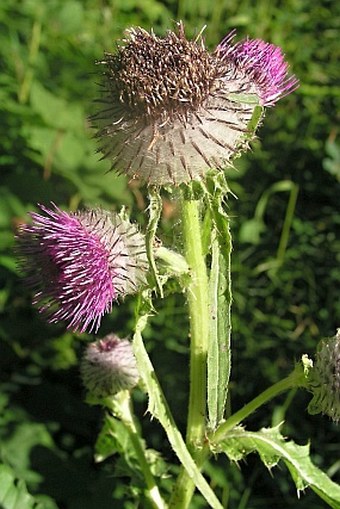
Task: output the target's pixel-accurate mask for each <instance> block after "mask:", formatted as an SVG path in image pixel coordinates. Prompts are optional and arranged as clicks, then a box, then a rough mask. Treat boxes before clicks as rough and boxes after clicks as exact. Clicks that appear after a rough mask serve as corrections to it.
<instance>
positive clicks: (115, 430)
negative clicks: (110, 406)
mask: <svg viewBox="0 0 340 509" xmlns="http://www.w3.org/2000/svg"><path fill="white" fill-rule="evenodd" d="M117 453H119V454H123V455H124V456H125V457H129V456H135V454H134V452H133V449H132V448H131V444H130V438H129V433H128V430H127V429H126V426H125V425H124V423H122V422H121V421H120V420H119V419H116V418H115V417H112V416H110V415H108V414H106V415H105V420H104V425H103V427H102V429H101V430H100V433H99V435H98V438H97V441H96V446H95V460H96V462H98V463H99V462H101V461H104V460H106V459H107V458H108V457H109V456H112V455H113V454H117Z"/></svg>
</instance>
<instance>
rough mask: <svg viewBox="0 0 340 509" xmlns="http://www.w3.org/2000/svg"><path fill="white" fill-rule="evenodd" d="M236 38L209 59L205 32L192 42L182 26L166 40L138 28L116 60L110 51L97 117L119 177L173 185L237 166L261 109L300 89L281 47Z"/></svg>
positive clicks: (106, 155)
mask: <svg viewBox="0 0 340 509" xmlns="http://www.w3.org/2000/svg"><path fill="white" fill-rule="evenodd" d="M234 35H235V33H234V32H232V33H231V34H230V35H229V36H227V37H226V38H225V39H224V40H223V41H222V43H221V44H220V45H219V46H218V47H217V48H216V50H215V51H214V52H213V53H209V52H208V51H207V50H206V48H205V46H204V42H203V39H202V36H201V34H199V35H198V36H197V37H196V39H195V40H193V41H190V40H188V39H187V38H186V36H185V33H184V27H183V25H182V23H179V24H178V30H177V33H174V32H171V31H169V32H168V33H167V35H166V36H165V37H164V38H160V37H157V36H156V35H155V34H154V33H153V32H151V33H149V32H147V31H145V30H143V29H142V28H136V29H130V30H128V31H127V35H126V38H125V39H124V40H123V41H122V43H121V44H120V45H118V48H117V51H116V53H115V54H112V53H105V57H104V59H103V60H102V61H101V62H99V63H100V64H102V65H103V66H105V67H104V72H103V75H104V83H103V90H104V96H103V99H102V102H103V103H104V108H103V111H101V112H99V113H98V114H97V115H95V116H94V117H93V119H94V121H95V123H96V127H97V129H98V133H97V136H98V138H100V140H101V147H100V150H101V151H102V152H103V154H104V155H103V157H104V158H109V159H110V160H111V161H112V168H113V169H114V170H115V171H117V172H118V173H122V174H125V175H127V176H129V177H131V178H138V179H140V180H141V181H143V182H146V183H148V184H152V185H166V184H180V183H182V182H189V181H192V180H199V179H201V178H203V177H204V176H205V175H206V173H207V172H208V170H209V169H223V168H225V167H228V166H229V167H230V166H232V164H233V160H234V158H235V157H236V156H237V155H239V154H240V152H241V151H242V150H244V149H246V148H247V147H248V145H249V141H250V140H251V139H252V138H253V137H254V132H253V131H250V128H249V123H250V120H251V119H252V115H253V113H254V110H255V107H256V106H257V105H262V106H265V105H271V104H274V103H275V102H276V101H277V100H278V99H279V98H280V97H283V96H284V95H287V94H288V93H290V92H291V91H293V90H294V88H296V86H297V81H296V79H295V78H294V77H293V76H292V77H290V78H289V77H287V71H288V65H287V64H286V63H285V61H284V59H283V55H282V52H281V50H280V48H277V47H276V46H274V45H271V44H267V43H265V42H263V41H259V40H254V41H251V40H246V41H244V42H240V43H238V44H235V45H232V39H233V37H234ZM260 117H261V115H260ZM252 129H253V128H252Z"/></svg>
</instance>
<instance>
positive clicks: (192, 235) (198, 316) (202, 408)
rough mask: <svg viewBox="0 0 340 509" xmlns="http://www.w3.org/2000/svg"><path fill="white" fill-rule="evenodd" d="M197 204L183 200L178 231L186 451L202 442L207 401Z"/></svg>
mask: <svg viewBox="0 0 340 509" xmlns="http://www.w3.org/2000/svg"><path fill="white" fill-rule="evenodd" d="M199 204H200V202H199V201H198V200H188V199H183V201H182V228H183V237H184V247H185V257H186V261H187V263H188V266H189V269H190V274H191V279H190V282H189V285H188V288H187V298H188V306H189V319H190V396H189V412H188V424H187V435H186V441H187V445H188V446H189V449H190V448H191V449H193V456H195V447H196V446H200V445H201V444H202V442H203V439H204V433H205V423H206V397H207V373H206V369H207V367H206V363H207V351H208V337H209V301H208V295H209V291H208V276H207V270H206V265H205V259H204V255H203V251H202V240H201V224H200V211H199Z"/></svg>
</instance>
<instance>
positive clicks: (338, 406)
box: [308, 329, 340, 422]
mask: <svg viewBox="0 0 340 509" xmlns="http://www.w3.org/2000/svg"><path fill="white" fill-rule="evenodd" d="M309 390H310V391H311V392H312V393H313V399H312V400H311V401H310V403H309V405H308V412H309V413H310V414H312V415H314V414H318V413H320V412H322V413H323V414H325V415H328V416H329V417H331V418H332V419H333V421H336V422H338V421H339V420H340V329H338V331H337V333H336V335H335V336H334V337H332V338H327V339H324V340H322V341H321V342H320V343H319V346H318V351H317V354H316V360H315V363H314V368H313V369H312V370H311V372H310V378H309Z"/></svg>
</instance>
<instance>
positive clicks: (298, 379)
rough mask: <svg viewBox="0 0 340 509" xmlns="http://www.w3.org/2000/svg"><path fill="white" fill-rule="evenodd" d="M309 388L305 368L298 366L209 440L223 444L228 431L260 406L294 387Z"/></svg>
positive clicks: (241, 410) (232, 416) (233, 416)
mask: <svg viewBox="0 0 340 509" xmlns="http://www.w3.org/2000/svg"><path fill="white" fill-rule="evenodd" d="M305 386H307V381H306V377H305V374H304V372H303V368H302V366H301V365H298V366H297V367H296V368H295V369H294V371H293V372H292V373H291V374H290V375H289V376H287V377H286V378H284V379H283V380H280V381H279V382H277V383H276V384H274V385H272V386H271V387H269V388H268V389H266V390H265V391H263V392H262V393H261V394H259V396H257V397H256V398H254V399H253V400H252V401H250V402H249V403H247V404H246V405H245V406H244V407H243V408H241V409H240V410H238V412H236V413H235V414H233V415H231V416H230V417H229V419H227V420H226V421H225V422H224V423H223V424H221V425H220V426H219V427H218V428H217V429H216V431H215V432H213V433H211V435H210V436H209V440H210V441H211V442H212V443H214V444H218V443H219V442H221V441H222V440H223V439H224V437H225V436H226V435H227V433H228V431H230V430H231V429H232V428H234V427H235V426H237V425H238V424H240V422H242V421H244V420H245V419H246V418H247V417H248V416H249V415H250V414H252V413H253V412H255V410H257V409H258V408H259V407H260V406H262V405H264V404H265V403H267V402H268V401H270V400H271V399H273V398H275V397H276V396H277V395H278V394H280V393H281V392H284V391H287V390H288V389H291V388H293V387H305Z"/></svg>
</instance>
